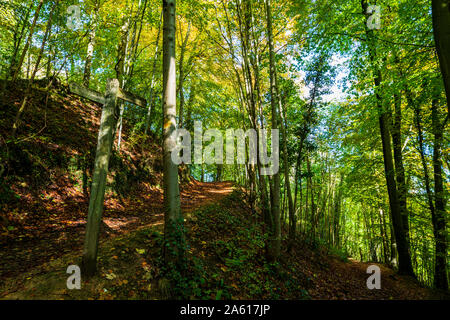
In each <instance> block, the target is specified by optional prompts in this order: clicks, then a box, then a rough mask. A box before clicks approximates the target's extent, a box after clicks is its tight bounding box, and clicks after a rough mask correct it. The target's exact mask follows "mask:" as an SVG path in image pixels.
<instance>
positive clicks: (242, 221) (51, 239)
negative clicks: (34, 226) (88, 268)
mask: <svg viewBox="0 0 450 320" xmlns="http://www.w3.org/2000/svg"><path fill="white" fill-rule="evenodd" d="M233 190H234V191H233ZM141 200H142V202H143V203H142V205H141V206H138V207H127V208H126V209H124V210H123V211H122V212H116V213H108V214H107V217H106V219H105V222H106V224H107V225H108V226H109V228H111V231H109V230H106V228H105V229H104V230H103V231H104V232H103V238H102V241H101V243H100V252H99V276H97V277H94V278H92V279H91V280H89V281H83V285H82V290H67V289H66V287H65V281H66V279H67V277H68V275H67V274H65V270H66V268H67V266H68V265H70V264H76V263H77V261H79V256H80V255H81V246H82V239H83V232H84V223H85V222H84V221H80V222H79V223H78V224H77V225H76V226H74V227H72V228H67V227H66V228H62V226H63V225H65V224H67V221H58V220H56V221H54V222H53V224H52V225H49V226H48V229H52V228H53V232H50V233H49V232H48V231H47V232H45V233H43V234H48V233H49V236H48V237H42V238H39V239H34V240H29V241H18V242H16V243H13V244H12V245H10V246H8V249H7V250H1V252H0V254H1V256H0V261H1V267H2V276H1V283H2V284H1V285H0V297H1V298H2V299H108V300H109V299H164V298H167V294H171V295H172V296H173V295H175V296H176V295H177V292H172V293H167V292H166V291H165V289H164V287H165V285H164V282H163V281H162V280H161V279H162V278H161V272H162V267H161V262H160V260H159V258H158V257H159V256H160V244H161V243H162V226H163V214H162V212H163V206H162V201H161V194H158V193H153V195H152V196H149V198H147V199H141ZM137 202H138V203H139V202H140V201H137ZM182 207H183V212H184V213H185V215H186V230H187V242H188V260H189V263H188V265H189V267H188V270H187V274H188V275H187V276H185V278H184V279H183V281H182V282H183V284H182V287H181V288H177V289H175V290H183V291H184V292H185V293H188V296H183V297H184V298H190V299H223V298H225V299H254V298H259V299H388V300H391V299H439V298H441V299H442V298H444V299H445V297H444V296H442V295H439V293H437V292H434V291H432V290H429V289H427V288H423V287H421V286H420V285H419V284H418V283H417V282H416V281H415V280H414V279H411V278H409V277H404V276H399V275H397V274H395V272H394V271H393V270H392V269H390V268H388V267H386V266H384V265H380V264H377V265H378V266H380V268H381V274H382V278H381V279H382V280H381V287H382V289H380V290H368V289H367V287H366V279H367V277H368V274H367V273H366V270H367V267H368V266H369V265H370V264H372V263H361V262H358V261H355V260H352V259H349V260H346V261H344V260H345V259H344V260H343V259H342V258H339V257H337V256H333V255H331V254H329V253H326V252H324V251H323V249H322V250H321V249H320V248H315V249H312V248H311V247H309V246H307V245H306V244H304V243H302V242H301V241H299V242H298V243H297V244H296V245H295V246H294V248H293V250H292V252H291V253H287V252H285V251H283V253H282V256H281V259H280V262H279V263H277V264H275V265H273V264H272V265H270V264H267V263H266V262H265V261H264V260H265V259H264V258H263V255H264V254H263V253H264V252H263V241H262V225H261V223H260V222H258V218H256V217H252V216H251V215H250V214H249V212H250V211H249V208H248V207H247V206H246V204H245V201H244V199H243V194H242V193H241V192H239V191H238V190H237V189H236V190H235V189H234V188H233V185H232V183H230V182H216V183H201V182H197V181H193V182H192V183H190V184H189V185H188V186H187V187H185V188H183V191H182ZM107 212H108V210H107ZM56 225H61V228H56V227H55V226H56ZM5 271H6V272H5Z"/></svg>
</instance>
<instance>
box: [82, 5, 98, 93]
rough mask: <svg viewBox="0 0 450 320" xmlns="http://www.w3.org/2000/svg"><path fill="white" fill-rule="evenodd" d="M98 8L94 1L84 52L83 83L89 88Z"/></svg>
mask: <svg viewBox="0 0 450 320" xmlns="http://www.w3.org/2000/svg"><path fill="white" fill-rule="evenodd" d="M98 10H99V2H98V1H96V3H95V8H94V12H93V13H92V16H91V22H92V25H91V30H90V32H89V42H88V47H87V53H86V60H85V62H84V74H83V85H84V86H85V87H86V88H89V82H90V79H91V67H92V58H93V57H94V48H95V40H96V39H95V36H96V33H97V24H98V21H97V17H98Z"/></svg>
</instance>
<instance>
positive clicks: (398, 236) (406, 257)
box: [361, 0, 414, 276]
mask: <svg viewBox="0 0 450 320" xmlns="http://www.w3.org/2000/svg"><path fill="white" fill-rule="evenodd" d="M361 4H362V9H363V14H364V15H365V16H366V22H367V20H368V17H369V14H368V13H367V7H368V4H367V1H366V0H362V1H361ZM366 35H367V37H368V40H367V42H368V47H369V59H370V62H371V65H372V70H373V78H374V85H375V97H376V104H377V109H378V121H379V125H380V134H381V143H382V148H383V161H384V172H385V177H386V185H387V189H388V196H389V206H390V209H391V217H392V224H393V229H394V233H395V241H396V243H397V250H398V256H399V273H401V274H408V275H411V276H414V271H413V269H412V264H411V256H410V252H409V246H408V241H407V240H406V234H405V230H404V226H403V220H402V215H401V209H400V204H399V199H398V193H397V184H396V180H395V171H394V164H393V157H392V149H391V140H390V133H389V118H388V113H387V112H386V110H385V108H384V107H383V101H382V98H381V95H380V93H379V91H380V84H381V71H380V69H379V68H378V67H376V60H377V52H376V47H375V39H374V38H373V30H369V29H368V28H367V25H366Z"/></svg>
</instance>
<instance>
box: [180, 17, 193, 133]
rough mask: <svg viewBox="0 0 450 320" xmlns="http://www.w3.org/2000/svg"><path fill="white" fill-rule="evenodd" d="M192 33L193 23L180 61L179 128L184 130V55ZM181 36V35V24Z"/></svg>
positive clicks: (183, 44)
mask: <svg viewBox="0 0 450 320" xmlns="http://www.w3.org/2000/svg"><path fill="white" fill-rule="evenodd" d="M190 32H191V22H189V25H188V29H187V31H186V36H185V37H184V40H183V42H182V44H181V51H180V61H179V67H178V68H179V70H180V71H179V73H180V75H179V79H178V90H179V92H180V110H179V113H178V114H179V116H178V123H179V127H180V128H183V127H184V126H183V111H184V110H183V109H184V88H183V84H184V54H185V52H186V46H187V42H188V40H189V34H190ZM180 34H182V33H181V24H180Z"/></svg>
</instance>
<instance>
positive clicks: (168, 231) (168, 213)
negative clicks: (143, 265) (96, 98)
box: [163, 0, 184, 265]
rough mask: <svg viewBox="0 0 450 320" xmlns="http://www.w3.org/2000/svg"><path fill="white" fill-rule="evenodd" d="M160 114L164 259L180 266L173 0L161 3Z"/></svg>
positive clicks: (181, 249) (182, 254)
mask: <svg viewBox="0 0 450 320" xmlns="http://www.w3.org/2000/svg"><path fill="white" fill-rule="evenodd" d="M163 15H164V29H163V110H164V111H163V112H164V129H163V130H164V135H163V139H164V142H163V152H164V159H163V160H164V161H163V162H164V174H163V176H164V208H165V213H164V240H165V245H164V259H165V262H166V264H169V263H176V264H178V265H180V263H182V259H183V258H184V231H183V216H182V213H181V206H180V191H179V186H178V167H177V165H175V163H173V161H172V159H171V153H172V150H173V149H174V148H175V146H176V136H175V130H176V129H177V122H176V116H177V104H176V86H177V83H176V60H175V0H163Z"/></svg>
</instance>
